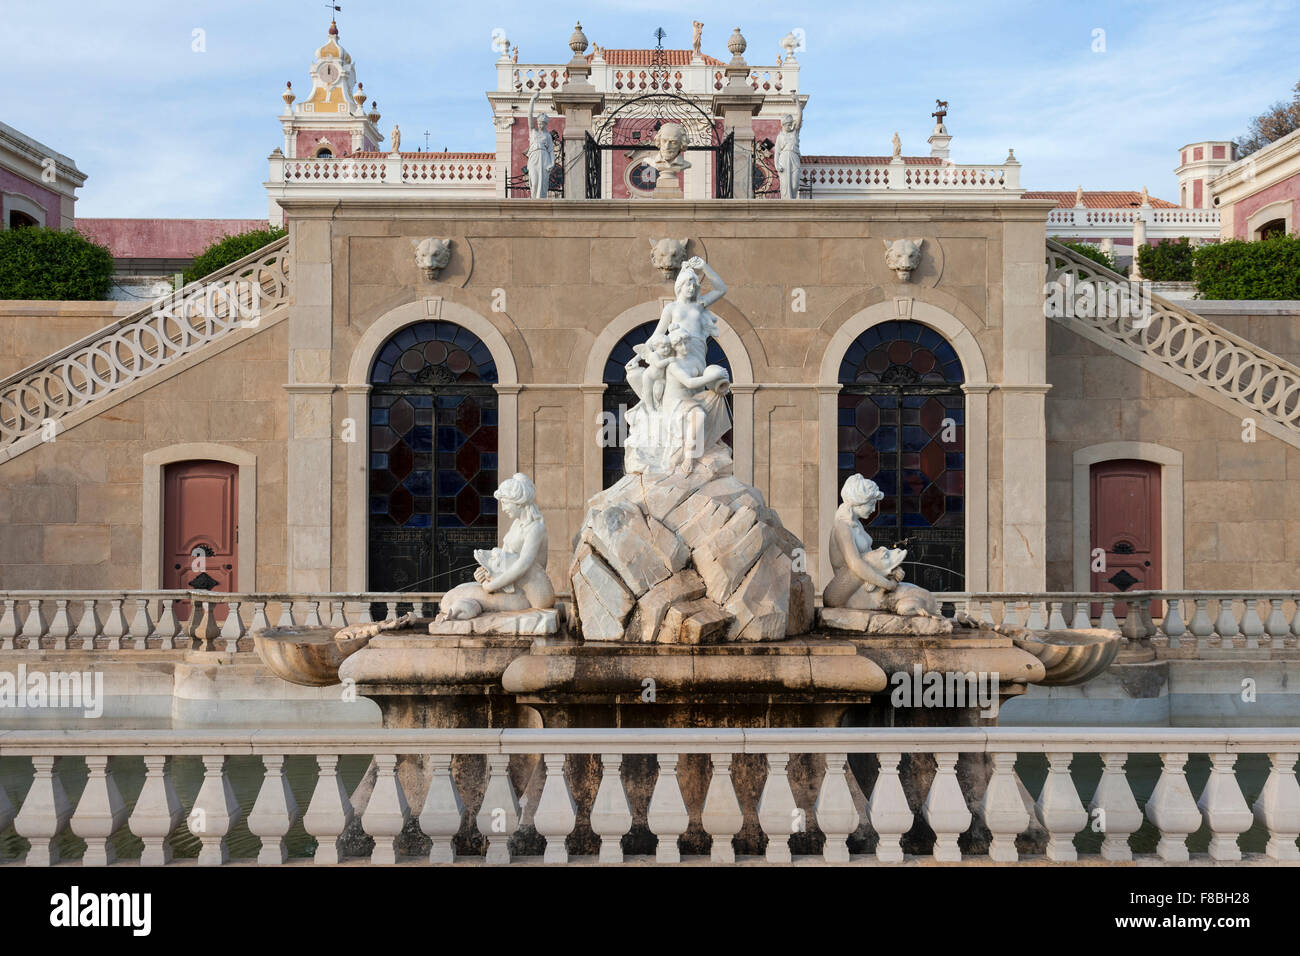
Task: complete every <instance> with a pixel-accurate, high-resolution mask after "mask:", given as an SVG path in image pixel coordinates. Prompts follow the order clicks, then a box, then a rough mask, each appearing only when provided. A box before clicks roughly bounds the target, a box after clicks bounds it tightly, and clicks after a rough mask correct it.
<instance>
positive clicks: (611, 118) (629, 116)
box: [593, 92, 722, 150]
mask: <svg viewBox="0 0 1300 956" xmlns="http://www.w3.org/2000/svg"><path fill="white" fill-rule="evenodd" d="M668 123H676V124H678V125H679V126H681V127H682V129H683V130H684V131H685V133H686V148H687V149H694V150H700V149H707V150H714V149H717V148H718V147H719V146H721V145H722V131H721V128H720V125H719V122H718V119H717V117H715V116H710V115H709V114H708V113H706V112H705V111H704V110H703V109H702V108H701V107H700V106H699V104H698V103H696V102H695V101H694V100H692V99H690V98H689V97H685V96H680V95H678V94H676V93H668V92H657V93H645V94H642V95H641V96H634V97H632V98H631V99H629V100H625V101H624V102H623V103H622V104H621V105H620V106H619V107H618V108H617V109H616V110H614V112H612V113H610V114H609V115H608V116H607V117H605V120H604V121H603V122H602V123H601V124H600V125H599V126H597V127H596V130H595V133H594V135H593V139H594V140H595V141H596V145H597V146H599V147H600V148H602V149H635V148H642V149H644V148H645V147H647V146H649V145H650V144H651V143H653V142H654V138H655V134H656V133H657V132H659V128H660V127H661V126H664V125H666V124H668Z"/></svg>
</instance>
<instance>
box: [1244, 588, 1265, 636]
mask: <svg viewBox="0 0 1300 956" xmlns="http://www.w3.org/2000/svg"><path fill="white" fill-rule="evenodd" d="M1241 633H1242V634H1244V635H1246V646H1247V647H1259V637H1260V635H1261V634H1263V633H1264V622H1263V621H1261V620H1260V619H1259V599H1258V598H1253V597H1250V598H1246V613H1245V614H1244V615H1243V616H1242V618H1241Z"/></svg>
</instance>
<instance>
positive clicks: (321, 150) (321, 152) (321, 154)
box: [316, 146, 334, 159]
mask: <svg viewBox="0 0 1300 956" xmlns="http://www.w3.org/2000/svg"><path fill="white" fill-rule="evenodd" d="M316 158H317V159H333V158H334V150H332V149H330V148H329V147H328V146H320V147H317V149H316Z"/></svg>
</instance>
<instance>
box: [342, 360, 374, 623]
mask: <svg viewBox="0 0 1300 956" xmlns="http://www.w3.org/2000/svg"><path fill="white" fill-rule="evenodd" d="M343 392H344V395H345V396H346V398H345V402H346V403H347V407H346V410H345V412H344V417H345V418H347V419H350V420H351V422H352V436H351V437H352V438H353V439H354V440H353V441H352V442H350V443H349V444H348V447H347V465H346V466H345V467H346V468H347V489H348V490H347V500H346V502H345V505H344V507H346V508H347V513H348V514H349V515H350V516H352V517H353V519H354V520H351V521H348V522H347V528H348V540H347V556H348V559H347V560H348V571H347V579H346V581H345V582H344V589H345V590H348V591H364V590H366V588H367V586H368V585H369V582H368V581H367V580H366V565H367V560H366V559H367V551H368V549H369V545H368V543H367V519H366V514H367V509H366V502H367V498H368V496H367V481H366V479H367V477H368V475H369V462H368V461H367V458H368V449H369V445H370V442H369V431H370V386H369V385H344V386H343ZM357 515H361V516H362V519H361V520H360V521H357V520H355V517H356V516H357ZM357 610H358V608H357V607H356V606H355V605H352V604H349V605H348V608H347V611H348V614H349V617H348V620H349V621H355V620H356V617H355V616H353V615H354V614H355V612H356V611H357Z"/></svg>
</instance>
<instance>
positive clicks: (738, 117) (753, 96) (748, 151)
mask: <svg viewBox="0 0 1300 956" xmlns="http://www.w3.org/2000/svg"><path fill="white" fill-rule="evenodd" d="M728 47H729V48H730V49H731V52H732V57H731V62H730V63H728V64H727V66H726V69H725V73H726V81H725V82H724V83H723V86H722V89H721V91H719V92H717V93H714V94H713V115H714V116H720V117H722V127H723V136H724V137H725V136H726V135H727V134H728V133H734V134H735V137H736V138H735V140H734V143H735V153H734V154H733V156H732V159H733V162H732V167H731V168H732V173H731V176H732V190H731V195H732V197H733V198H735V199H753V198H754V183H753V164H754V117H755V116H756V115H757V114H758V111H759V110H760V109H762V108H763V94H762V93H759V92H757V91H756V90H755V89H754V88H753V87H751V86H750V85H749V64H748V63H746V62H745V58H744V56H743V54H744V52H745V38H744V37H742V36H741V35H740V30H739V29H737V30H736V32H735V33H733V34H732V36H731V40H730V41H729V42H728ZM793 95H794V96H797V95H798V94H793ZM713 188H714V194H715V195H716V194H717V184H716V183H715V184H714V187H713Z"/></svg>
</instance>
